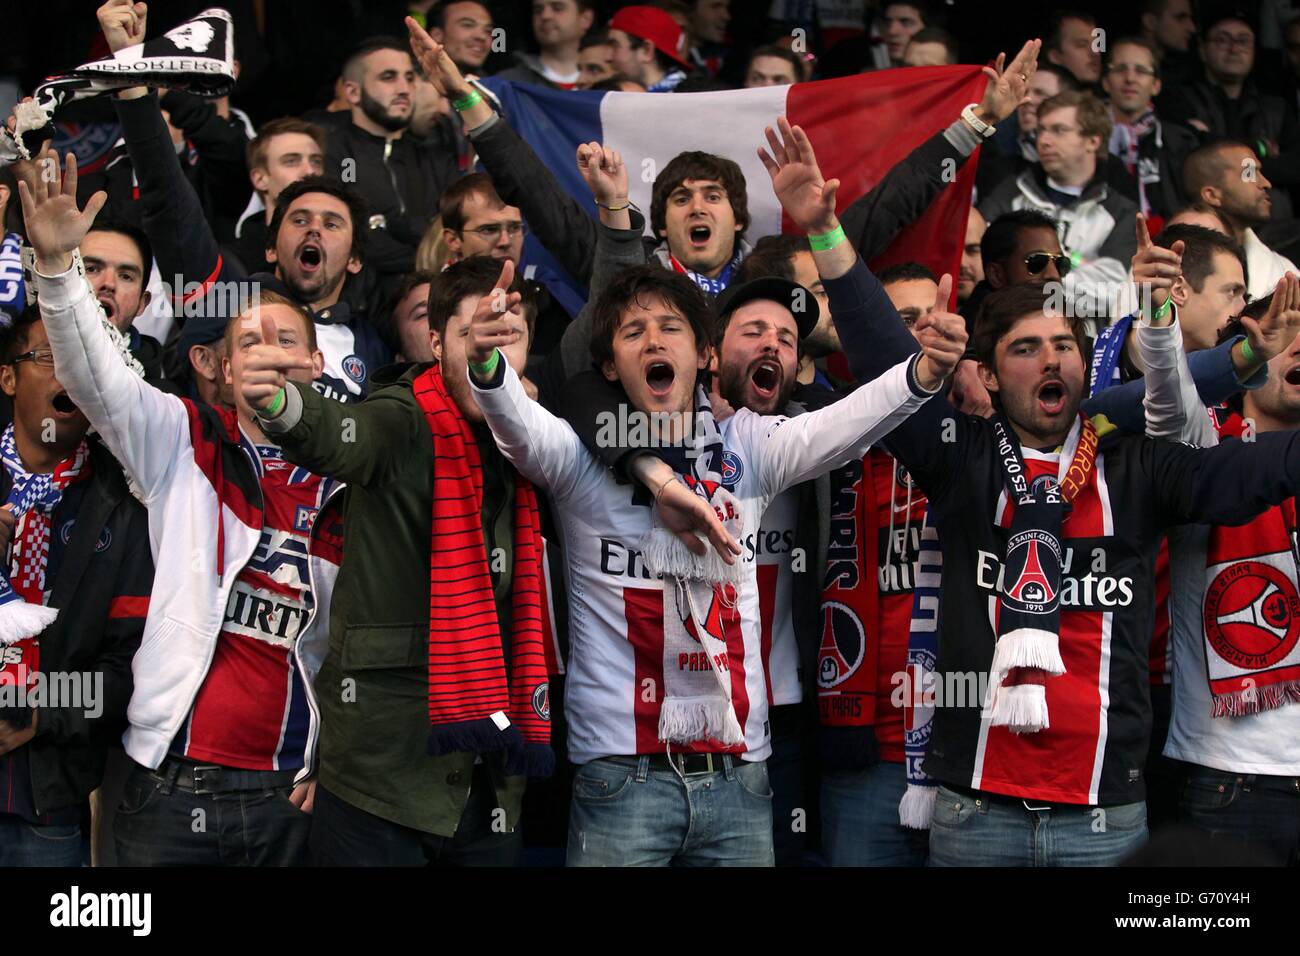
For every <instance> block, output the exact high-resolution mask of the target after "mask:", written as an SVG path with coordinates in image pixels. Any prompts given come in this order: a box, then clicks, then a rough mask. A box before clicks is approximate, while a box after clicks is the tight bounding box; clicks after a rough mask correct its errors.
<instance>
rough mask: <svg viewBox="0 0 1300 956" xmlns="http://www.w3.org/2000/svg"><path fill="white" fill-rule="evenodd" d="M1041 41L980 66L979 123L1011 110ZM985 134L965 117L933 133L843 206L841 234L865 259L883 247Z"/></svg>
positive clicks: (1029, 76) (1022, 94) (912, 219)
mask: <svg viewBox="0 0 1300 956" xmlns="http://www.w3.org/2000/svg"><path fill="white" fill-rule="evenodd" d="M1041 46H1042V41H1041V40H1030V41H1029V42H1027V43H1026V44H1025V45H1024V46H1023V47H1021V49H1020V52H1019V53H1018V54H1016V56H1015V58H1014V59H1013V60H1012V61H1011V63H1009V64H1007V63H1006V54H1004V53H999V54H998V57H997V60H996V61H995V63H994V65H993V66H986V67H984V73H985V75H986V76H988V78H989V81H988V85H987V86H986V87H985V90H984V97H983V99H982V100H981V101H980V103H979V104H978V105H977V106H976V107H975V109H974V111H973V112H974V113H975V115H976V117H977V118H978V119H980V120H981V121H982V122H985V123H989V124H990V125H996V124H998V123H1000V122H1002V121H1003V120H1004V119H1006V118H1007V117H1008V116H1010V115H1011V114H1012V113H1014V112H1015V110H1016V107H1017V106H1019V105H1020V103H1021V101H1023V100H1024V98H1025V90H1026V89H1028V87H1029V81H1030V80H1032V79H1033V77H1034V72H1035V71H1036V70H1037V69H1038V51H1039V48H1040V47H1041ZM982 142H983V138H982V137H981V136H980V134H979V133H977V132H976V131H975V127H974V126H972V125H971V124H970V123H967V122H966V120H964V119H960V118H959V119H958V120H956V121H955V122H954V123H953V124H952V125H950V126H949V127H948V128H947V129H944V130H941V131H940V132H938V133H935V134H934V135H933V136H931V137H930V138H929V139H928V140H926V141H925V142H924V143H922V144H921V145H920V146H918V147H916V149H914V150H912V152H911V153H909V154H908V155H907V157H906V158H905V159H904V160H903V161H902V162H900V163H898V164H896V165H895V166H894V167H893V168H892V169H890V170H889V172H888V173H886V174H885V176H884V178H883V179H881V180H880V182H878V183H876V185H875V187H874V188H873V189H872V190H871V191H870V192H869V193H867V194H866V195H865V196H863V197H861V198H860V199H858V201H857V202H855V203H853V205H851V206H849V208H848V209H846V210H845V211H844V217H843V218H844V233H845V235H847V236H848V238H849V242H851V243H852V244H853V247H854V248H855V249H856V250H857V251H858V254H859V255H861V256H862V258H863V259H866V260H871V259H874V258H875V257H876V256H878V255H880V254H881V253H882V252H884V251H885V249H886V247H888V246H889V244H890V243H891V242H893V240H894V237H895V236H897V235H898V233H899V232H900V231H901V230H902V229H904V228H905V227H906V226H909V225H911V224H912V223H913V222H915V221H916V220H917V219H919V218H920V217H921V215H922V213H924V212H925V210H926V209H927V208H929V206H930V203H932V202H933V201H934V198H935V196H937V195H939V193H941V192H943V190H944V188H945V187H946V186H947V185H948V183H949V182H951V176H950V169H951V164H952V163H956V164H957V165H958V166H960V165H961V164H963V163H965V162H966V160H967V159H968V158H969V157H970V155H971V154H972V153H974V152H975V150H976V148H977V147H978V146H979V145H980V143H982Z"/></svg>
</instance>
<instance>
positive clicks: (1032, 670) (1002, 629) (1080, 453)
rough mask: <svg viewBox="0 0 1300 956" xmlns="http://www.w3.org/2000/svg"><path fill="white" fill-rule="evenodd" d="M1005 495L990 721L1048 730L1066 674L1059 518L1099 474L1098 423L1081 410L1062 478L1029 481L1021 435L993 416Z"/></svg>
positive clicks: (1017, 728) (1021, 728) (1063, 460)
mask: <svg viewBox="0 0 1300 956" xmlns="http://www.w3.org/2000/svg"><path fill="white" fill-rule="evenodd" d="M992 424H993V434H994V437H995V439H996V441H997V450H998V456H999V458H1000V459H1001V462H1002V470H1003V476H1004V479H1005V481H1006V487H1007V495H1008V497H1009V498H1010V500H1011V502H1012V503H1013V504H1014V511H1013V512H1012V516H1011V528H1010V534H1009V536H1008V538H1007V552H1006V557H1005V559H1004V561H1003V569H1004V574H1003V583H1002V587H1001V589H1000V592H999V595H998V616H997V634H998V637H997V644H996V645H995V647H994V651H993V663H992V665H991V666H990V673H989V690H990V696H991V700H990V701H989V706H990V712H991V718H992V721H991V722H992V725H993V726H995V727H1007V728H1009V729H1010V730H1011V731H1012V733H1017V734H1025V733H1036V732H1037V731H1040V730H1046V729H1047V728H1048V727H1049V726H1051V725H1050V723H1049V722H1048V713H1047V686H1046V684H1047V679H1048V678H1049V677H1058V676H1060V675H1061V674H1064V673H1065V664H1064V663H1063V662H1062V660H1061V648H1060V628H1061V605H1060V595H1061V525H1062V524H1063V522H1064V520H1065V513H1066V510H1067V509H1068V508H1069V505H1070V502H1071V501H1073V500H1074V498H1075V496H1076V495H1078V493H1079V492H1080V491H1081V490H1082V489H1083V488H1084V487H1085V486H1086V485H1088V484H1090V483H1092V482H1094V481H1095V480H1096V468H1095V465H1096V458H1097V430H1096V428H1095V427H1093V424H1092V422H1091V421H1089V420H1088V419H1087V418H1085V417H1084V416H1083V415H1080V416H1079V418H1078V419H1077V420H1076V421H1075V423H1074V426H1073V427H1072V428H1071V429H1070V434H1069V436H1068V437H1067V438H1066V442H1065V447H1064V448H1063V449H1062V450H1061V453H1060V454H1061V457H1060V464H1059V466H1058V471H1057V475H1056V480H1052V478H1051V476H1042V477H1040V478H1037V479H1035V480H1034V481H1032V482H1030V480H1029V470H1028V468H1027V467H1026V465H1025V458H1024V455H1023V454H1022V453H1021V450H1020V440H1019V438H1018V436H1017V435H1016V433H1015V432H1014V431H1013V430H1012V428H1011V425H1010V423H1009V422H1008V421H1007V419H1006V418H1005V416H1003V415H1002V414H998V415H996V416H994V418H993V419H992Z"/></svg>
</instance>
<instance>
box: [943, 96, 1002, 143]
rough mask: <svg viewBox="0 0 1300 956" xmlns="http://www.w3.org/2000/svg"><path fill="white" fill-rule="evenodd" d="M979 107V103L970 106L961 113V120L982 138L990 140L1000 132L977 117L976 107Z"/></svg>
mask: <svg viewBox="0 0 1300 956" xmlns="http://www.w3.org/2000/svg"><path fill="white" fill-rule="evenodd" d="M977 106H979V104H978V103H970V104H968V105H967V106H966V108H965V109H963V110H962V111H961V118H962V119H964V120H965V121H966V122H967V124H968V125H969V126H970V128H971V129H973V130H974V131H975V132H976V133H978V134H979V135H980V136H983V137H984V138H985V139H988V138H989V137H990V136H992V135H993V134H994V133H996V132H997V131H998V128H997V127H996V126H993V125H992V124H990V123H986V122H984V121H983V120H982V119H980V118H979V117H978V116H976V115H975V107H977ZM949 115H951V114H949Z"/></svg>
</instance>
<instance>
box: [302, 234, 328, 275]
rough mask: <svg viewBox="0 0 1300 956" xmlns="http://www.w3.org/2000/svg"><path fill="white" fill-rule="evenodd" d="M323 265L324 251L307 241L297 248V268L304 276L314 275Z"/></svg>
mask: <svg viewBox="0 0 1300 956" xmlns="http://www.w3.org/2000/svg"><path fill="white" fill-rule="evenodd" d="M324 264H325V250H324V249H323V248H321V246H320V245H319V244H318V243H315V242H312V241H310V240H308V241H307V242H304V243H303V244H302V245H301V246H299V247H298V267H299V268H300V269H302V271H303V274H304V275H315V274H316V273H317V272H318V271H319V270H320V268H321V266H323V265H324Z"/></svg>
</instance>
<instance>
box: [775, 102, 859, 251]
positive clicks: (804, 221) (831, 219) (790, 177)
mask: <svg viewBox="0 0 1300 956" xmlns="http://www.w3.org/2000/svg"><path fill="white" fill-rule="evenodd" d="M776 125H777V127H778V129H779V130H780V135H779V136H778V135H777V133H776V132H774V131H773V130H772V127H770V126H769V127H767V128H766V129H765V130H764V131H763V132H764V134H765V135H766V136H767V143H768V145H769V146H770V147H771V149H772V152H771V155H769V154H768V152H767V151H766V150H764V149H763V148H762V147H761V146H760V147H759V148H758V158H759V159H760V160H762V162H763V167H764V168H765V169H766V170H767V174H768V175H769V176H771V177H772V191H773V192H774V193H776V198H777V199H778V200H780V202H781V206H782V208H784V209H785V211H786V212H787V213H788V214H789V216H790V219H791V220H792V221H793V222H794V224H795V225H796V226H798V227H799V228H800V229H802V230H804V232H807V233H810V234H821V233H827V232H830V231H831V230H833V229H834V228H835V227H836V225H838V220H837V219H836V218H835V193H836V191H837V190H838V189H839V188H840V181H839V180H838V179H832V180H829V181H828V180H826V179H824V178H823V177H822V171H821V168H820V167H819V166H818V165H817V154H816V153H814V152H813V147H812V143H811V142H810V141H809V139H808V134H807V133H805V132H804V131H803V130H802V129H801V128H800V127H798V126H791V125H790V122H789V120H787V119H786V118H785V117H784V116H782V117H779V118H778V119H777V121H776Z"/></svg>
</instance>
